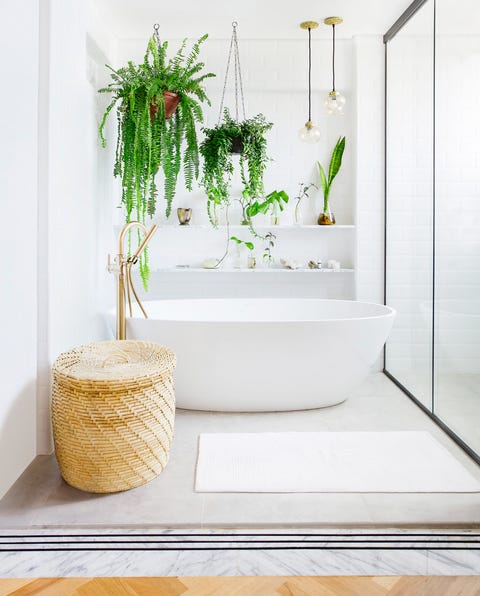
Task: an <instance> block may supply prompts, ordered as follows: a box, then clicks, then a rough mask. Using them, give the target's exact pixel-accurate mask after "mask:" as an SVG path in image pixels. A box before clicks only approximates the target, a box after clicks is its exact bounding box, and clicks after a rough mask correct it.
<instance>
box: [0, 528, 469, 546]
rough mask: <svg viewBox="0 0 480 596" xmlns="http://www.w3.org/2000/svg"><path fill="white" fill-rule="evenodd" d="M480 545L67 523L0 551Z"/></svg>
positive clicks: (393, 535) (416, 536)
mask: <svg viewBox="0 0 480 596" xmlns="http://www.w3.org/2000/svg"><path fill="white" fill-rule="evenodd" d="M332 549H333V550H343V549H349V550H351V549H354V550H417V549H419V550H425V549H428V550H480V533H479V532H474V531H470V530H460V531H453V530H449V531H443V532H442V531H432V532H420V531H416V532H411V531H410V532H407V531H400V532H399V531H393V532H375V531H365V532H343V531H342V532H336V533H334V532H320V531H317V532H307V533H305V532H301V533H294V532H271V531H243V532H242V531H226V530H224V531H202V530H190V531H172V530H170V531H169V530H165V531H153V530H152V531H142V532H139V531H138V530H136V531H133V530H130V531H123V532H120V531H118V530H110V531H103V532H99V531H98V530H97V531H88V532H87V531H82V530H79V529H75V530H74V531H72V529H71V528H66V529H64V530H56V531H54V530H51V529H49V530H44V531H33V530H30V531H29V532H27V531H26V530H25V531H23V532H12V531H10V532H8V531H7V530H2V532H1V533H0V552H5V551H8V552H12V551H21V552H27V551H78V550H84V551H90V550H101V551H106V550H118V551H121V550H144V551H149V550H150V551H165V550H182V551H184V550H332Z"/></svg>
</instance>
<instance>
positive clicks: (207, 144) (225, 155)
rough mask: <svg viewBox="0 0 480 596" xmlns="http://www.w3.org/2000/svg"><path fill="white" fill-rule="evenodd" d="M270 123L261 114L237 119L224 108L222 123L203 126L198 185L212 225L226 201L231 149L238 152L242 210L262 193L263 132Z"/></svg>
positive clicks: (265, 157)
mask: <svg viewBox="0 0 480 596" xmlns="http://www.w3.org/2000/svg"><path fill="white" fill-rule="evenodd" d="M272 126H273V125H272V123H270V122H267V121H266V120H265V117H264V116H263V115H262V114H257V115H256V116H254V117H253V118H248V119H245V120H243V121H241V122H238V121H236V120H234V119H233V118H232V117H231V116H230V113H229V111H228V109H225V110H224V113H223V122H221V123H219V124H218V125H217V126H215V127H214V128H204V129H203V132H204V133H205V139H204V140H203V141H202V143H201V145H200V153H201V154H202V157H203V176H202V186H203V187H204V189H205V192H206V194H207V210H208V214H209V218H210V221H211V223H212V224H213V225H214V226H216V217H215V211H216V207H217V206H219V205H224V204H227V203H229V201H230V185H231V179H232V175H233V172H234V165H233V157H232V150H233V149H235V150H238V151H239V154H240V175H241V179H242V185H243V191H242V200H241V203H242V207H243V209H244V212H245V211H246V209H247V208H248V206H249V205H250V204H251V203H252V202H253V201H255V200H258V199H260V198H261V197H262V196H263V193H264V188H263V175H264V172H265V169H266V167H267V164H268V162H269V161H270V160H269V157H268V156H267V140H266V138H265V133H266V132H267V131H268V130H270V128H271V127H272Z"/></svg>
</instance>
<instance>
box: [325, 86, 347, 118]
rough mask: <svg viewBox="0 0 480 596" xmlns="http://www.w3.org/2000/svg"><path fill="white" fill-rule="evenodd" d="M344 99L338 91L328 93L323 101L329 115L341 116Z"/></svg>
mask: <svg viewBox="0 0 480 596" xmlns="http://www.w3.org/2000/svg"><path fill="white" fill-rule="evenodd" d="M344 106H345V98H344V97H343V95H342V94H341V93H339V92H338V91H330V93H329V94H328V95H327V97H326V99H325V107H326V108H327V112H328V113H329V114H343V108H344Z"/></svg>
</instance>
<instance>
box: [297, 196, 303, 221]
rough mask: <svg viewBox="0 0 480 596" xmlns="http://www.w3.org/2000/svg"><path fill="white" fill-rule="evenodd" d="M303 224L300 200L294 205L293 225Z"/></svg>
mask: <svg viewBox="0 0 480 596" xmlns="http://www.w3.org/2000/svg"><path fill="white" fill-rule="evenodd" d="M302 224H303V213H302V210H301V201H298V202H297V204H296V205H295V225H296V226H301V225H302Z"/></svg>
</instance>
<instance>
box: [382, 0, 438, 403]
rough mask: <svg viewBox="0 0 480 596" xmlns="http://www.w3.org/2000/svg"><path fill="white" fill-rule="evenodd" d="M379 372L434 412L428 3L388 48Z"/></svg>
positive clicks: (431, 27)
mask: <svg viewBox="0 0 480 596" xmlns="http://www.w3.org/2000/svg"><path fill="white" fill-rule="evenodd" d="M386 68H387V78H386V85H387V88H386V98H387V103H386V156H387V161H386V196H387V201H386V271H387V275H386V284H385V299H386V304H388V305H389V306H392V307H394V308H395V309H396V310H397V317H396V320H395V324H394V328H393V330H392V333H391V335H390V338H389V340H388V343H387V346H386V352H385V369H386V371H388V373H390V375H392V376H393V377H395V378H396V379H397V381H398V382H400V383H401V384H402V385H403V387H404V388H405V389H407V390H408V391H409V392H410V393H411V394H413V395H414V396H415V397H416V399H417V400H418V401H420V402H421V403H422V404H423V405H424V406H425V407H426V408H428V409H429V410H430V411H431V410H432V328H433V314H432V297H433V209H432V204H433V73H434V2H433V0H429V1H427V2H426V3H425V4H423V6H421V8H419V9H418V10H417V12H415V14H414V15H413V16H412V17H411V18H410V20H408V22H406V24H405V25H403V27H402V28H401V29H400V30H399V31H398V32H396V34H395V35H394V37H392V38H391V39H390V40H389V41H388V42H387V43H386Z"/></svg>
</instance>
